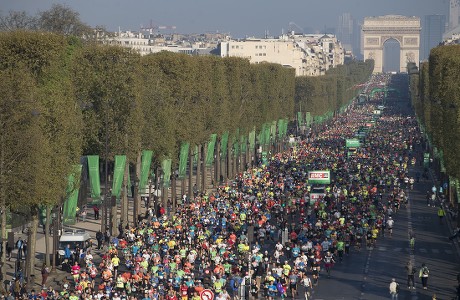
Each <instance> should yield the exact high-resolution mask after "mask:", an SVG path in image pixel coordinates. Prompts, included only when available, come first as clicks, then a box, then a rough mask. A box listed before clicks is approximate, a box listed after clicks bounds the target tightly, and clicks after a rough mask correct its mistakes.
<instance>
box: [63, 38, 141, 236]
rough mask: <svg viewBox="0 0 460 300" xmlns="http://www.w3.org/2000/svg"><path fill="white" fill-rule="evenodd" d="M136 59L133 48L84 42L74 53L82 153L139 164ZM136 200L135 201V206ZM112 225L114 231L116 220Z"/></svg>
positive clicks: (137, 70)
mask: <svg viewBox="0 0 460 300" xmlns="http://www.w3.org/2000/svg"><path fill="white" fill-rule="evenodd" d="M139 60H140V56H139V54H137V53H135V52H134V51H132V50H130V49H126V48H121V47H113V46H100V45H86V46H85V47H82V48H81V49H79V51H78V52H77V53H76V55H75V57H74V60H73V64H72V74H73V85H74V89H75V97H76V100H77V103H78V105H79V106H80V107H81V108H82V109H83V120H84V124H85V129H84V133H85V136H84V151H83V152H84V154H94V153H99V154H102V156H103V157H104V160H105V161H107V163H109V162H111V161H113V158H114V156H115V155H117V154H125V155H126V156H127V158H128V160H131V161H132V162H136V164H138V165H139V166H140V151H141V132H142V129H143V128H144V125H143V124H144V123H143V118H142V111H141V110H142V106H141V102H140V93H139V92H138V91H139V90H140V85H139V63H140V62H139ZM135 180H138V179H137V178H135ZM107 184H108V183H107ZM106 188H107V190H106V191H108V188H109V187H108V186H107V187H106ZM139 201H140V199H136V201H135V207H136V208H138V207H139V205H140V204H139ZM114 215H115V214H113V213H112V216H114ZM134 216H135V217H137V215H136V213H135V214H134ZM124 221H127V220H124ZM104 225H105V224H104V223H103V224H102V226H103V227H104ZM112 225H113V226H112V228H111V230H112V232H113V231H114V230H115V232H116V230H117V229H116V224H115V222H112ZM104 229H105V228H103V230H104Z"/></svg>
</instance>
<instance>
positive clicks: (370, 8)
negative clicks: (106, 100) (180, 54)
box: [0, 0, 450, 38]
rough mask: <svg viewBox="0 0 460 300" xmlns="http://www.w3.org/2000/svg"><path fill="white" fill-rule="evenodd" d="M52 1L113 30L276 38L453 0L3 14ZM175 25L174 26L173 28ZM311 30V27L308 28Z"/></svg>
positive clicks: (139, 1)
mask: <svg viewBox="0 0 460 300" xmlns="http://www.w3.org/2000/svg"><path fill="white" fill-rule="evenodd" d="M53 4H64V5H67V6H68V7H70V8H71V9H73V10H75V11H77V12H78V13H79V14H80V19H81V20H82V21H83V22H84V23H86V24H88V25H90V26H104V27H105V28H106V29H107V30H109V31H117V30H118V29H121V30H132V31H136V30H139V29H140V28H141V27H149V26H150V22H152V25H154V27H160V26H164V27H169V28H165V29H164V30H166V31H167V30H169V32H171V31H174V32H177V33H184V34H192V33H205V32H221V33H228V34H229V35H231V36H232V37H236V38H244V37H247V36H254V37H263V36H266V35H269V36H278V35H281V34H282V33H286V32H288V31H291V30H294V31H296V32H303V33H324V32H325V31H326V29H327V28H328V30H329V29H330V28H335V27H336V26H337V21H338V18H339V16H341V15H342V14H344V13H350V14H351V16H352V17H353V19H354V20H356V21H357V22H361V21H362V19H363V18H364V17H366V16H379V15H388V14H396V15H405V16H419V17H420V18H423V16H425V15H432V14H442V15H448V9H449V5H450V1H449V0H439V1H431V0H405V1H397V0H387V1H377V0H349V1H343V0H325V1H322V2H320V3H318V2H313V1H305V0H292V1H290V2H289V3H286V2H281V1H278V2H275V1H263V0H252V1H242V0H235V1H232V2H218V1H217V2H216V1H210V0H197V1H195V2H191V1H184V0H170V1H165V2H162V1H158V0H154V1H151V0H150V1H149V0H134V1H129V2H128V1H122V0H99V1H97V2H94V1H79V0H62V1H56V0H42V1H33V0H22V1H17V0H6V1H3V2H2V6H1V7H0V10H1V13H2V14H6V13H8V11H10V10H14V11H26V12H27V13H28V14H29V15H35V14H37V13H38V12H40V11H45V10H48V9H49V8H51V6H52V5H53ZM173 26H174V27H175V28H174V29H171V28H172V27H173ZM306 29H308V31H306Z"/></svg>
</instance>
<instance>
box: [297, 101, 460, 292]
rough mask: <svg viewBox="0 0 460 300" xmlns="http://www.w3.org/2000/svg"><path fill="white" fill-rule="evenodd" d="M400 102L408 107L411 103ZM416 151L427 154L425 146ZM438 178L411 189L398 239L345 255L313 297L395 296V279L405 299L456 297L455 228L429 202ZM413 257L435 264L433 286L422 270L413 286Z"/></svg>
mask: <svg viewBox="0 0 460 300" xmlns="http://www.w3.org/2000/svg"><path fill="white" fill-rule="evenodd" d="M398 106H401V109H402V110H403V111H407V102H405V103H400V104H398ZM404 106H406V107H404ZM416 150H418V151H419V153H422V149H416ZM416 172H420V173H423V168H422V166H420V165H419V164H417V165H416V166H415V167H412V168H411V169H410V174H411V175H413V176H414V178H415V174H416ZM435 181H436V178H434V175H433V174H432V173H431V176H430V178H429V179H428V180H421V181H420V183H416V184H415V185H414V189H413V190H409V205H408V206H407V207H402V208H401V209H400V210H399V211H398V212H397V214H396V215H394V217H393V218H394V220H395V226H394V230H393V236H392V237H389V236H388V234H386V236H385V237H379V239H378V240H377V244H376V246H375V247H374V248H371V249H366V248H363V249H362V250H361V252H356V251H354V252H352V254H351V257H345V258H344V261H343V262H342V263H337V264H336V265H335V266H334V269H333V272H332V276H331V278H327V277H326V276H325V275H324V273H323V274H321V275H320V280H319V284H318V286H317V287H315V288H314V291H313V299H315V300H320V299H324V300H339V299H344V300H348V299H366V300H380V299H391V297H390V294H389V290H388V287H389V284H390V282H391V279H392V278H395V279H396V281H397V282H398V283H399V284H400V287H401V290H400V293H399V299H400V300H401V299H403V300H404V299H411V300H423V299H434V298H433V295H436V298H435V299H438V300H439V299H443V300H450V299H452V297H453V296H454V295H455V287H456V286H457V282H456V276H457V274H458V273H459V272H460V258H459V255H460V254H459V252H458V244H457V245H455V244H454V243H453V242H450V241H449V240H448V238H447V237H448V236H449V234H450V232H451V230H452V228H451V226H450V224H448V220H446V219H445V220H443V222H442V223H441V222H440V221H439V218H438V216H437V208H436V207H432V206H430V207H429V206H428V205H427V203H426V198H425V195H426V191H429V190H431V187H432V186H433V183H434V182H435ZM438 184H439V183H438ZM411 231H412V232H413V233H414V234H415V237H416V242H415V248H414V250H411V249H410V245H409V232H411ZM409 260H412V262H413V263H414V265H415V266H416V268H417V269H420V266H421V264H422V263H425V264H426V266H427V267H428V268H429V270H430V276H429V279H428V289H427V290H423V288H422V285H421V281H420V279H419V278H418V276H417V275H418V272H417V274H416V276H415V285H416V289H415V290H413V289H411V290H409V289H408V288H407V285H406V282H407V275H406V270H405V265H406V263H407V262H408V261H409ZM302 295H303V294H301V296H302ZM298 298H299V299H301V298H303V297H300V296H299V297H298Z"/></svg>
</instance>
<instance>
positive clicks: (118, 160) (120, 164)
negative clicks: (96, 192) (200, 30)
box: [112, 155, 126, 202]
mask: <svg viewBox="0 0 460 300" xmlns="http://www.w3.org/2000/svg"><path fill="white" fill-rule="evenodd" d="M125 167H126V155H115V167H114V170H113V183H112V196H115V197H116V199H117V202H119V201H120V194H121V185H122V183H123V175H124V174H125Z"/></svg>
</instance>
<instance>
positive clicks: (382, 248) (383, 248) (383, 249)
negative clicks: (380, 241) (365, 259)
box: [378, 246, 387, 251]
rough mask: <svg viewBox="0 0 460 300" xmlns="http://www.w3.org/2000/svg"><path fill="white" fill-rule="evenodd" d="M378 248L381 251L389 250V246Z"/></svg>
mask: <svg viewBox="0 0 460 300" xmlns="http://www.w3.org/2000/svg"><path fill="white" fill-rule="evenodd" d="M378 249H379V251H387V247H381V246H380V247H379V248H378Z"/></svg>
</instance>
